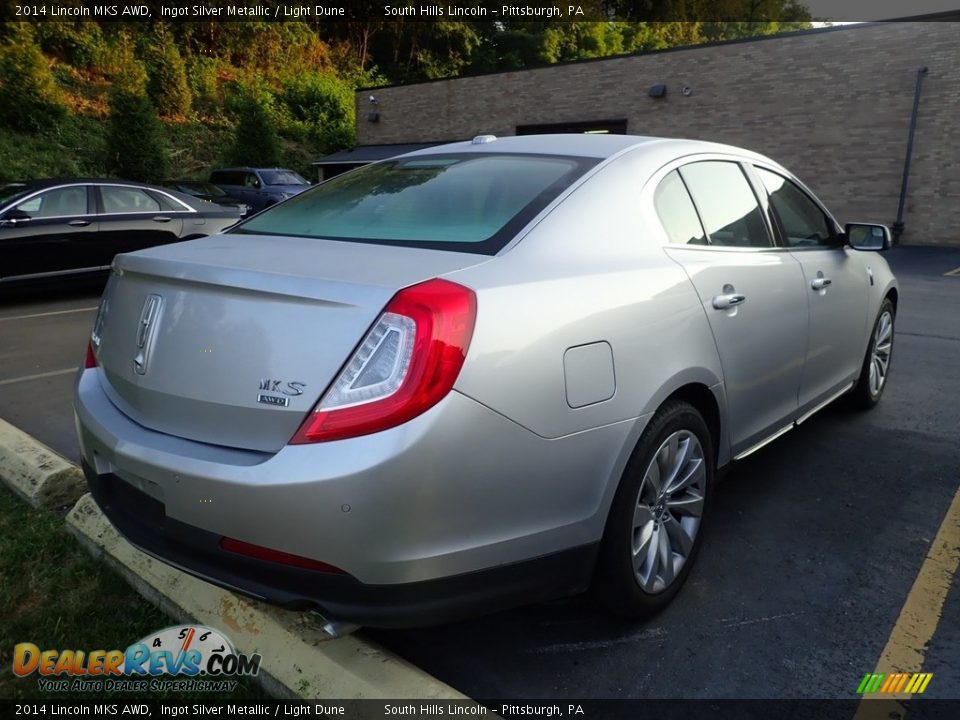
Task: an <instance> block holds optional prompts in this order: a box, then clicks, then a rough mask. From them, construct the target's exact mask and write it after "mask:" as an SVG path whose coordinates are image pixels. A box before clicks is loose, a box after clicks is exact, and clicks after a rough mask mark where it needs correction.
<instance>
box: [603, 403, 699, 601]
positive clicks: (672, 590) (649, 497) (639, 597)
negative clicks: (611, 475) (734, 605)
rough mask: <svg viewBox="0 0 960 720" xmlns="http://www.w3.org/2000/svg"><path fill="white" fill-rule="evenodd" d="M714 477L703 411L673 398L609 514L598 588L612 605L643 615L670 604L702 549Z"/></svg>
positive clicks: (643, 441) (640, 447)
mask: <svg viewBox="0 0 960 720" xmlns="http://www.w3.org/2000/svg"><path fill="white" fill-rule="evenodd" d="M713 477H714V454H713V441H712V438H711V435H710V431H709V429H708V428H707V425H706V423H705V422H704V420H703V417H702V416H701V415H700V413H699V412H698V411H697V410H696V408H694V407H693V406H692V405H690V404H689V403H687V402H683V401H680V400H672V401H669V402H668V403H666V404H665V405H663V406H662V407H661V408H660V409H659V410H658V411H657V413H656V414H655V415H654V416H653V418H652V419H651V420H650V424H649V425H648V426H647V428H646V430H645V431H644V433H643V436H642V437H641V438H640V441H639V442H638V443H637V447H636V449H635V450H634V452H633V455H632V456H631V458H630V461H629V463H628V464H627V469H626V471H625V472H624V476H623V479H622V480H621V483H620V487H619V488H618V490H617V494H616V496H615V497H614V501H613V506H612V507H611V510H610V516H609V517H608V519H607V527H606V531H605V533H604V537H603V542H602V544H601V549H600V557H599V559H598V565H597V574H596V578H595V581H594V588H593V590H594V593H595V595H596V597H597V599H598V600H599V601H600V602H601V603H602V604H603V605H604V606H605V607H606V608H607V609H608V610H610V611H611V612H613V613H614V614H616V615H619V616H622V617H626V618H640V617H646V616H648V615H652V614H653V613H655V612H658V611H659V610H661V609H663V608H664V607H666V606H667V605H668V604H669V603H670V601H671V600H672V599H673V597H674V596H675V595H676V594H677V592H678V591H679V590H680V587H681V586H682V585H683V583H684V582H685V581H686V579H687V577H688V576H689V574H690V570H691V568H692V567H693V563H694V560H695V559H696V556H697V553H698V551H699V549H700V543H701V539H702V535H703V533H702V526H703V520H704V517H705V515H706V510H707V508H708V504H709V503H708V500H709V493H710V491H711V489H712V485H713Z"/></svg>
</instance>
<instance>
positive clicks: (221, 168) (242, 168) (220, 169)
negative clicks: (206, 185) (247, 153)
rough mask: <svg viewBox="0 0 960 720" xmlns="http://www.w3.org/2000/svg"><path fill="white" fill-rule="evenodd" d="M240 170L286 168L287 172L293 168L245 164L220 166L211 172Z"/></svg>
mask: <svg viewBox="0 0 960 720" xmlns="http://www.w3.org/2000/svg"><path fill="white" fill-rule="evenodd" d="M238 170H244V171H246V170H254V171H257V170H286V171H287V172H293V170H291V169H290V168H285V167H252V166H250V165H245V166H243V167H220V168H214V169H213V170H211V171H210V172H212V173H215V172H224V171H231V172H236V171H238Z"/></svg>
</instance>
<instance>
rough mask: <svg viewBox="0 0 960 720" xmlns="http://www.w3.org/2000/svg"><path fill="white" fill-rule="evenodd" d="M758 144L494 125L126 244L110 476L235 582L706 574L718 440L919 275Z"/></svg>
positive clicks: (129, 513) (884, 326) (846, 387)
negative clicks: (288, 195) (227, 223)
mask: <svg viewBox="0 0 960 720" xmlns="http://www.w3.org/2000/svg"><path fill="white" fill-rule="evenodd" d="M888 243H889V232H888V231H887V229H886V228H885V227H883V226H881V225H867V224H851V225H847V226H846V227H845V228H843V227H841V226H839V225H838V224H837V222H836V221H835V220H834V219H833V217H832V216H831V215H830V214H829V213H828V212H827V210H826V209H824V207H823V206H822V205H821V204H820V202H819V201H818V200H817V199H816V198H815V197H814V196H813V194H812V193H811V192H810V191H809V190H808V189H807V188H806V187H805V186H804V185H803V184H802V183H800V181H799V180H797V179H796V178H795V177H794V176H793V175H792V174H790V173H789V172H788V171H787V170H785V169H784V168H782V167H781V166H780V165H778V164H776V163H775V162H773V161H771V160H769V159H767V158H765V157H763V156H761V155H757V154H755V153H752V152H748V151H746V150H740V149H737V148H733V147H728V146H723V145H716V144H710V143H704V142H694V141H687V140H670V139H658V138H643V137H625V136H591V135H584V136H576V135H557V136H534V137H515V138H513V137H511V138H501V139H497V138H494V137H492V136H482V137H479V138H476V139H475V140H474V141H473V142H463V143H456V144H451V145H445V146H440V147H433V148H430V149H427V150H421V151H419V152H415V153H411V154H409V155H404V156H402V157H398V158H395V159H392V160H388V161H385V162H381V163H378V164H375V165H371V166H368V167H365V168H362V169H359V170H356V171H354V172H351V173H348V174H345V175H342V176H339V177H337V178H335V179H333V180H331V181H329V182H327V183H324V184H322V185H320V186H318V187H316V188H313V189H312V190H309V191H307V192H305V193H303V194H301V195H298V196H297V197H295V198H292V199H290V200H288V201H286V202H284V203H283V204H281V205H278V206H277V207H275V208H272V209H270V210H267V211H265V212H263V213H261V214H259V215H257V216H256V217H253V218H250V219H248V220H246V221H245V222H242V223H241V224H239V225H238V226H236V227H235V228H234V229H231V230H229V231H228V232H226V233H224V234H221V235H217V236H213V237H210V238H206V239H202V240H195V241H191V242H185V243H180V244H177V245H170V246H163V247H157V248H152V249H149V250H143V251H139V252H136V253H131V254H126V255H121V256H118V258H117V259H116V261H115V263H114V271H113V275H112V277H111V280H110V282H109V284H108V286H107V288H106V290H105V293H104V297H103V301H102V304H101V308H100V312H99V314H98V316H97V319H96V322H95V326H94V329H93V333H92V336H91V340H90V347H89V350H88V355H87V362H86V368H85V369H84V370H83V371H82V372H81V373H80V375H79V377H78V379H77V384H76V396H75V407H76V415H77V427H78V432H79V438H80V446H81V449H82V455H83V464H84V467H85V471H86V474H87V477H88V479H89V483H90V486H91V488H92V491H93V494H94V496H95V497H96V499H97V502H98V503H99V504H100V505H101V507H102V508H103V510H104V512H105V513H106V514H107V516H108V517H109V518H110V519H111V520H112V522H113V523H114V524H115V525H116V527H117V528H118V529H119V530H120V532H121V533H123V534H124V535H125V536H126V537H127V538H128V539H129V540H130V541H131V542H133V543H134V544H135V545H137V546H139V547H141V548H143V549H144V550H145V551H147V552H148V553H150V554H152V555H155V556H156V557H159V558H161V559H162V560H164V561H166V562H168V563H170V564H172V565H175V566H177V567H180V568H182V569H184V570H186V571H187V572H190V573H193V574H195V575H198V576H200V577H202V578H206V579H208V580H210V581H211V582H214V583H217V584H219V585H223V586H225V587H229V588H234V589H236V590H239V591H241V592H244V593H246V594H249V595H252V596H255V597H259V598H264V599H266V600H269V601H271V602H275V603H280V604H283V605H287V606H293V607H300V606H305V607H312V608H315V609H317V610H318V611H319V612H320V613H321V614H323V615H324V616H326V617H329V618H333V619H334V620H337V621H350V622H355V623H361V624H367V625H374V626H378V625H379V626H402V625H415V624H426V623H433V622H439V621H444V620H447V619H451V618H454V617H459V616H462V615H464V614H470V613H475V612H482V611H489V610H494V609H497V608H502V607H506V606H508V605H512V604H517V603H520V602H529V601H536V600H540V599H545V598H551V597H556V596H559V595H563V594H567V593H576V592H578V591H582V590H584V589H585V588H587V587H588V586H589V585H591V583H592V584H593V586H594V588H595V589H596V590H597V596H598V597H599V598H601V599H602V600H603V601H604V602H605V603H606V604H607V605H609V606H610V607H611V608H612V609H614V610H615V611H617V612H620V613H621V614H624V615H627V616H638V615H642V614H645V613H649V612H652V611H655V610H657V609H659V608H661V607H663V606H664V605H665V604H666V603H667V602H669V600H670V599H671V598H672V597H673V596H674V595H675V594H676V592H677V590H678V589H679V588H680V586H681V585H682V583H683V582H684V580H685V579H686V577H687V575H688V574H689V573H690V569H691V566H692V564H693V561H694V558H695V557H696V554H697V551H698V548H699V546H700V545H701V543H702V542H703V533H701V532H699V530H700V527H701V523H702V522H703V519H704V517H705V516H706V514H707V513H708V511H709V508H710V500H711V494H712V492H713V486H712V485H713V479H714V476H715V472H716V468H718V467H722V466H725V465H727V464H729V463H731V462H732V461H734V460H738V459H740V458H743V457H745V456H747V455H749V454H750V453H752V452H754V451H755V450H757V449H758V448H760V447H762V446H763V445H765V444H766V443H768V442H770V441H771V440H772V439H774V438H776V437H779V436H780V435H782V434H783V433H785V432H787V431H788V430H790V429H791V428H793V427H795V426H796V425H798V424H799V423H801V422H803V421H805V420H806V419H807V418H809V417H810V416H811V415H812V414H813V413H815V412H816V411H817V410H819V409H821V408H822V407H824V406H825V405H826V404H828V403H830V402H831V401H833V400H835V399H837V398H839V397H840V396H841V395H844V394H847V393H849V394H850V395H851V396H852V398H853V399H854V400H856V402H857V403H859V404H860V405H861V406H864V407H869V406H871V405H873V404H875V403H876V402H877V401H878V400H879V399H880V396H881V395H882V393H883V390H884V387H885V385H886V381H887V377H888V372H889V368H890V366H889V363H890V358H891V351H892V347H893V328H894V317H895V313H896V308H897V302H898V289H897V283H896V280H895V279H894V277H893V275H892V274H891V272H890V269H889V267H888V266H887V263H886V262H885V261H884V260H883V259H882V258H881V257H880V256H879V255H878V254H876V253H875V252H870V250H882V249H884V248H885V247H886V246H887V244H888Z"/></svg>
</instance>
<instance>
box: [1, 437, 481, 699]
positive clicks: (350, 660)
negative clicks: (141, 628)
mask: <svg viewBox="0 0 960 720" xmlns="http://www.w3.org/2000/svg"><path fill="white" fill-rule="evenodd" d="M0 480H3V481H4V483H5V484H6V485H8V486H9V487H11V488H12V489H13V490H14V491H15V492H16V493H17V494H18V495H20V496H22V497H24V498H25V499H26V500H27V501H28V502H30V503H31V504H32V505H34V506H42V507H47V508H60V507H63V506H65V505H67V506H69V505H71V504H73V503H74V501H76V504H75V505H73V509H72V510H70V512H69V513H68V515H67V519H66V522H67V530H68V531H69V532H70V533H71V534H72V535H73V536H74V537H76V538H77V539H78V540H79V541H80V543H81V544H82V545H83V546H84V547H86V548H87V550H89V551H90V552H91V553H92V554H93V555H95V556H97V557H99V558H102V559H103V560H105V561H106V562H107V563H109V564H110V565H111V566H112V567H114V568H115V569H117V570H118V571H119V572H120V573H121V574H122V575H123V576H124V577H125V578H126V579H127V580H128V581H129V582H130V583H131V584H132V585H133V587H134V588H135V589H136V590H137V592H139V593H140V594H141V595H142V596H143V597H144V598H146V599H147V600H148V601H150V602H151V603H153V604H154V605H157V606H158V607H160V608H161V609H162V610H164V611H165V612H166V613H168V614H169V615H171V616H172V617H174V618H177V619H178V620H179V621H181V622H197V623H201V624H204V625H209V626H211V627H213V628H216V629H218V630H222V631H223V632H224V633H225V634H226V635H227V636H228V637H229V638H230V640H231V641H232V642H233V644H234V646H235V647H236V648H237V649H238V650H239V651H240V652H243V653H255V652H256V653H259V654H260V655H261V656H262V661H261V663H260V674H259V675H258V676H257V680H258V681H259V682H260V684H261V685H262V686H263V687H264V689H265V690H267V692H269V693H271V694H272V695H274V696H276V697H281V698H291V699H316V700H354V699H396V700H400V699H424V700H464V699H468V698H467V697H466V696H464V695H462V694H460V693H459V692H457V691H456V690H454V689H453V688H451V687H450V686H449V685H446V684H444V683H442V682H440V681H439V680H437V679H436V678H434V677H433V676H431V675H429V674H427V673H426V672H424V671H423V670H420V669H419V668H417V667H415V666H414V665H411V664H410V663H408V662H406V661H405V660H402V659H401V658H398V657H396V656H395V655H393V654H391V653H390V652H388V651H386V650H385V649H383V648H380V647H379V646H376V645H374V644H373V643H370V642H367V641H365V640H362V639H360V638H359V637H355V636H352V635H348V636H346V637H342V638H338V639H336V640H334V639H332V638H330V637H329V636H328V635H327V634H326V633H325V632H324V631H323V629H322V623H321V622H320V619H319V617H318V616H315V615H312V614H310V613H302V612H292V611H288V610H282V609H280V608H277V607H273V606H271V605H267V604H265V603H261V602H257V601H256V600H251V599H248V598H245V597H241V596H238V595H235V594H234V593H231V592H229V591H227V590H223V589H221V588H219V587H216V586H214V585H211V584H210V583H207V582H204V581H203V580H199V579H197V578H195V577H193V576H191V575H188V574H187V573H184V572H181V571H179V570H177V569H175V568H173V567H170V566H169V565H166V564H164V563H162V562H159V561H157V560H154V559H153V558H151V557H150V556H148V555H146V554H145V553H143V552H141V551H139V550H137V549H136V548H134V547H133V546H132V545H131V544H130V543H128V542H127V541H126V540H124V539H123V538H122V537H121V536H120V535H119V533H117V531H116V529H114V527H113V525H111V524H110V521H109V520H107V518H106V517H105V516H104V515H103V513H102V512H101V511H100V507H99V506H98V505H97V504H96V502H95V501H94V500H93V498H92V497H91V496H90V495H89V494H83V493H84V492H85V491H86V482H85V480H84V478H83V474H82V472H81V471H80V469H79V468H78V467H77V466H76V465H73V464H72V463H70V462H68V461H67V460H65V459H64V458H62V457H61V456H59V455H57V454H56V453H55V452H53V451H52V450H50V449H49V448H48V447H46V446H45V445H43V444H41V443H40V442H38V441H37V440H35V439H34V438H32V437H30V436H29V435H27V434H26V433H24V432H22V431H21V430H19V429H17V428H15V427H14V426H12V425H10V424H9V423H7V422H5V421H3V420H0ZM81 495H82V497H81ZM77 498H79V500H77ZM159 629H160V628H158V630H159ZM132 640H133V638H132V639H131V641H132Z"/></svg>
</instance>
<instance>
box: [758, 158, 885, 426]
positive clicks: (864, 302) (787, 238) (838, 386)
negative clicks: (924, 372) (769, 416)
mask: <svg viewBox="0 0 960 720" xmlns="http://www.w3.org/2000/svg"><path fill="white" fill-rule="evenodd" d="M754 169H755V171H756V173H757V176H758V178H759V179H760V181H761V183H762V184H763V186H764V187H765V188H766V190H767V193H768V195H769V199H770V207H771V217H772V218H773V221H774V224H775V226H776V230H777V232H778V233H779V234H780V236H781V238H782V241H783V244H784V245H785V246H786V247H787V248H789V250H790V253H791V254H792V255H793V257H795V258H796V259H797V261H798V262H799V263H800V266H801V267H802V268H803V276H804V283H805V287H806V296H807V303H808V305H809V307H810V329H809V332H808V338H809V340H808V346H807V353H806V361H805V363H804V370H803V378H802V380H801V383H800V392H799V398H798V400H799V405H800V411H801V413H805V412H808V411H810V410H814V409H818V408H819V406H821V405H823V404H824V403H826V402H829V401H830V400H832V399H833V398H835V397H836V396H837V395H838V394H841V393H843V392H844V391H845V390H847V389H849V387H850V385H851V384H852V383H853V381H854V380H855V379H856V377H857V375H858V373H859V372H860V365H861V363H862V362H863V353H864V349H865V348H866V343H867V332H868V326H867V323H868V319H867V306H868V303H869V282H870V275H869V272H868V269H867V266H866V263H865V262H864V256H863V254H862V253H858V252H857V251H855V250H851V249H849V248H847V247H846V245H845V244H844V243H843V241H842V240H841V239H840V230H839V228H838V227H837V224H836V222H834V220H833V219H832V218H831V217H830V216H829V215H828V214H827V212H826V211H825V210H824V209H823V208H822V207H821V206H820V204H819V203H818V202H817V201H816V200H815V199H814V198H813V197H812V196H811V195H810V194H809V193H808V192H807V191H806V190H805V189H803V188H802V187H801V186H800V185H799V184H797V183H795V182H794V181H793V180H791V179H790V178H787V177H786V176H784V175H783V174H781V173H779V172H777V171H776V170H774V169H771V168H764V167H761V166H755V167H754Z"/></svg>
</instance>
